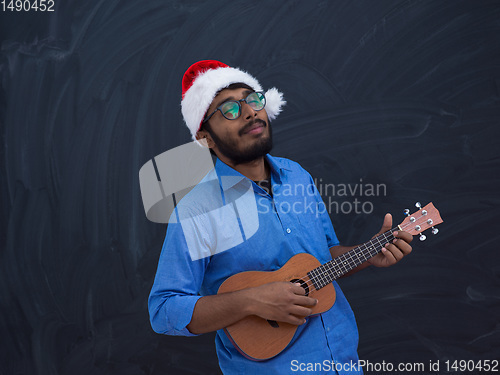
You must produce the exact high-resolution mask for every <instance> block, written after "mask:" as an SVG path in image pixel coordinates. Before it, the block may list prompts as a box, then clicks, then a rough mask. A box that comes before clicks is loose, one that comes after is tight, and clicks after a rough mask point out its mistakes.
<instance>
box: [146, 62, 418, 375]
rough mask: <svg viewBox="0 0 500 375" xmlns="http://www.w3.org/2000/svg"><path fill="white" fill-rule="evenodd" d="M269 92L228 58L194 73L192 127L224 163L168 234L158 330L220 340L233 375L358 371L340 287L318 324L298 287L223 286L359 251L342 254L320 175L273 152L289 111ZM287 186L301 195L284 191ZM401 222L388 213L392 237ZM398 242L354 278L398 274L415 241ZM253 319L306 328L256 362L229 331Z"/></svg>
mask: <svg viewBox="0 0 500 375" xmlns="http://www.w3.org/2000/svg"><path fill="white" fill-rule="evenodd" d="M261 91H262V88H261V86H260V84H259V83H258V82H257V80H256V79H255V78H254V77H252V76H250V75H249V74H248V73H246V72H243V71H241V70H239V69H235V68H230V67H228V66H227V65H225V64H222V63H220V62H218V61H212V60H208V61H200V62H198V63H196V64H194V65H192V66H191V67H190V68H189V69H188V70H187V72H186V73H185V75H184V78H183V100H182V112H183V116H184V119H185V121H186V124H187V126H188V128H189V129H190V131H191V134H192V136H193V138H194V139H196V140H198V141H199V142H200V143H202V144H203V145H205V146H207V147H209V148H210V150H211V152H213V154H215V155H216V156H217V161H216V164H215V168H214V170H213V171H211V173H209V174H208V175H207V176H206V177H205V178H204V179H203V180H202V182H200V184H198V185H197V186H196V187H195V188H194V189H193V190H192V191H191V192H189V193H188V194H187V195H186V196H185V197H184V198H183V199H182V200H181V202H180V203H179V204H178V206H177V208H176V210H175V212H174V214H173V215H172V220H171V221H170V223H169V225H168V228H167V235H166V238H165V243H164V246H163V250H162V253H161V256H160V260H159V264H158V270H157V274H156V278H155V282H154V285H153V288H152V291H151V295H150V299H149V310H150V317H151V324H152V327H153V329H154V330H155V331H156V332H158V333H163V334H170V335H186V336H189V335H197V334H202V333H206V332H211V331H217V336H216V347H217V355H218V357H219V364H220V367H221V369H222V371H223V372H224V373H227V374H256V373H259V372H260V373H265V374H283V373H290V372H292V371H293V372H295V370H297V369H300V367H299V365H300V364H301V363H303V364H305V363H321V362H323V361H328V362H329V363H338V364H347V363H357V361H358V357H357V344H358V332H357V327H356V322H355V319H354V315H353V313H352V311H351V308H350V306H349V304H348V302H347V300H346V299H345V297H344V295H343V293H342V291H341V290H340V288H339V286H338V284H337V283H336V282H335V281H334V282H333V284H334V287H335V290H336V295H337V297H336V302H335V304H334V306H333V307H332V308H331V309H330V310H328V311H326V312H324V313H322V314H319V315H314V316H309V315H310V314H311V308H312V307H313V306H315V305H316V303H317V301H316V300H315V299H314V298H311V297H308V296H306V295H305V294H306V293H305V291H304V289H303V288H302V287H301V286H299V285H298V284H293V283H290V282H274V283H268V284H264V285H262V286H259V287H254V288H245V289H243V290H240V291H237V292H231V293H222V294H217V291H218V288H219V286H220V285H221V283H222V282H223V281H224V280H226V279H227V278H228V277H230V276H232V275H234V274H237V273H239V272H243V271H249V270H257V271H274V270H276V269H279V268H280V267H282V266H283V265H284V264H285V263H286V261H287V260H288V259H289V258H291V257H292V256H294V255H296V254H298V253H304V252H307V253H310V254H312V255H314V256H315V257H316V258H317V259H318V260H319V261H320V263H321V264H323V263H326V262H328V261H329V260H331V259H332V257H337V256H339V255H341V254H343V253H345V252H346V251H348V250H350V249H352V247H344V246H340V245H339V242H338V240H337V237H336V235H335V232H334V229H333V227H332V224H331V221H330V218H329V216H328V213H326V212H325V211H326V210H324V204H323V202H322V199H321V197H320V195H319V193H318V190H317V189H316V187H315V186H314V182H313V179H312V177H311V176H310V175H309V174H308V173H307V172H306V171H305V170H304V169H303V168H302V167H300V165H298V164H297V163H295V162H292V161H290V160H287V159H284V158H276V157H272V156H270V155H269V154H268V153H269V151H270V150H271V148H272V131H271V123H270V120H272V119H274V118H276V116H277V115H278V114H279V112H280V111H281V106H282V105H283V104H285V102H284V101H283V98H282V94H281V93H279V92H278V91H277V90H276V89H271V90H269V91H267V92H266V93H265V94H264V93H262V92H261ZM290 187H292V188H293V187H305V188H306V189H290ZM285 188H288V189H289V190H290V191H293V194H290V193H288V194H284V193H282V192H283V189H285ZM249 192H250V193H249ZM249 197H251V199H250V200H249V199H248V198H249ZM242 201H243V202H244V204H242V203H241V202H242ZM252 202H253V203H254V204H253V205H252ZM228 207H232V208H231V209H229V208H228ZM256 207H257V209H255V208H256ZM291 207H294V208H297V207H298V208H299V209H294V210H291V209H290V208H291ZM306 207H314V208H315V209H314V210H310V209H305V208H306ZM286 208H287V209H286ZM300 208H302V209H300ZM249 218H250V219H249ZM391 225H392V219H391V216H390V215H389V214H388V215H386V217H385V218H384V223H383V226H382V229H381V232H380V233H383V232H385V231H387V230H390V228H391ZM395 237H396V240H395V242H394V243H390V244H386V245H385V246H384V248H383V249H382V252H381V253H379V254H378V255H376V256H374V257H373V258H371V259H369V260H368V261H366V262H365V263H363V264H361V265H360V266H358V267H357V268H356V269H354V270H353V271H351V272H350V273H354V272H356V271H359V270H361V269H363V268H365V267H368V266H369V265H374V266H377V267H386V266H390V265H393V264H395V263H397V262H398V261H400V260H401V259H402V258H403V257H404V256H405V255H408V254H409V253H410V252H411V246H410V245H409V243H410V242H411V239H412V236H411V235H409V234H408V233H405V232H395ZM249 315H257V316H260V317H262V318H264V319H268V320H270V321H276V322H287V323H290V324H294V325H297V326H298V328H297V332H296V333H295V336H294V338H293V339H292V341H291V343H290V344H289V345H288V347H287V348H286V349H285V350H284V351H283V352H281V353H280V354H278V355H277V356H275V357H273V358H271V359H268V360H265V361H260V362H259V361H252V360H250V359H247V358H245V357H244V356H243V355H242V354H241V353H240V352H239V351H238V350H237V349H236V348H235V346H234V345H233V343H231V341H230V339H229V338H228V337H227V336H226V334H225V333H224V331H223V330H222V329H223V328H224V327H227V326H229V325H231V324H233V323H235V322H237V321H239V320H241V319H243V318H245V317H246V316H249ZM262 345H265V343H262ZM293 364H295V368H294V367H293ZM341 367H342V366H341ZM336 368H337V369H339V367H336ZM349 370H352V371H349ZM347 372H349V373H358V372H359V373H361V369H359V368H356V367H354V368H352V367H351V368H349V367H348V366H343V368H340V370H339V371H338V373H347ZM330 373H334V372H330Z"/></svg>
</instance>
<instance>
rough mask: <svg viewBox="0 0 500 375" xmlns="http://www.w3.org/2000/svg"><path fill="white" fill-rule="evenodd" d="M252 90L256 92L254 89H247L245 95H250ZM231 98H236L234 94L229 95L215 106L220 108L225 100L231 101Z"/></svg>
mask: <svg viewBox="0 0 500 375" xmlns="http://www.w3.org/2000/svg"><path fill="white" fill-rule="evenodd" d="M252 92H254V91H253V90H245V91H243V95H245V98H246V97H247V96H248V95H250V94H251V93H252ZM231 100H236V99H235V97H234V96H229V97H227V98H226V99H222V100H221V101H220V102H218V103H217V105H216V106H215V108H219V106H221V105H222V104H224V103H225V102H229V101H231Z"/></svg>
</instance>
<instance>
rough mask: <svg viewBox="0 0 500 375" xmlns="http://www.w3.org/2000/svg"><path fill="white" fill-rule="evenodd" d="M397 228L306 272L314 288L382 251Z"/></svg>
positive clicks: (321, 286)
mask: <svg viewBox="0 0 500 375" xmlns="http://www.w3.org/2000/svg"><path fill="white" fill-rule="evenodd" d="M396 230H399V228H398V227H396V228H393V229H391V230H389V231H387V232H385V233H382V234H380V235H378V236H377V237H374V238H372V239H371V240H370V241H368V242H365V243H364V244H361V245H359V246H357V247H355V248H354V249H351V250H349V251H348V252H346V253H344V254H342V255H339V256H338V257H336V258H335V259H333V260H331V261H329V262H328V263H325V264H323V265H321V266H319V267H317V268H315V269H313V270H311V271H309V272H308V273H307V276H308V277H309V279H310V280H311V281H312V283H313V284H314V287H315V288H316V290H319V289H321V288H323V287H324V286H326V285H328V284H330V283H331V282H332V281H333V280H336V279H338V278H340V277H341V276H343V275H345V274H346V273H347V272H349V271H351V270H353V269H354V268H356V267H358V266H359V265H361V264H362V263H364V262H366V261H367V260H368V259H370V258H372V257H374V256H375V255H377V254H378V253H380V252H381V251H382V247H384V245H385V244H387V243H390V242H392V241H393V240H394V238H395V237H394V235H393V233H394V231H396Z"/></svg>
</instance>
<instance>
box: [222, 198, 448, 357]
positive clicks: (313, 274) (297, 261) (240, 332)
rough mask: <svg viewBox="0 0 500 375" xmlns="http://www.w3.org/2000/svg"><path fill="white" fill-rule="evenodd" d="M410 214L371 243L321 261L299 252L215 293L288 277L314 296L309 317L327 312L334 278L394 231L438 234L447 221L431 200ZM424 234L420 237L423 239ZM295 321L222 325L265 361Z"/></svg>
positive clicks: (247, 352)
mask: <svg viewBox="0 0 500 375" xmlns="http://www.w3.org/2000/svg"><path fill="white" fill-rule="evenodd" d="M416 206H417V207H418V208H419V210H418V211H416V212H415V213H413V214H412V215H410V210H408V209H406V210H405V214H406V215H407V217H406V218H405V220H403V222H402V223H401V224H399V225H398V226H397V227H396V228H394V229H391V230H389V231H387V232H385V233H382V234H380V235H378V236H376V237H374V238H372V239H371V240H370V241H368V242H365V243H364V244H362V245H359V246H357V247H356V248H354V249H351V250H349V251H348V252H346V253H344V254H342V255H340V256H338V257H336V258H334V259H333V260H331V261H329V262H327V263H325V264H323V265H321V264H320V262H319V261H318V260H317V259H316V258H315V257H314V256H312V255H310V254H307V253H301V254H297V255H294V256H293V257H291V258H290V259H289V260H288V262H287V263H286V264H285V265H284V266H283V267H281V268H280V269H279V270H276V271H272V272H266V271H246V272H241V273H238V274H236V275H233V276H231V277H229V278H227V279H226V280H225V281H224V282H223V283H222V284H221V286H220V287H219V290H218V292H217V294H220V293H227V292H234V291H237V290H241V289H245V288H252V287H257V286H260V285H263V284H267V283H271V282H275V281H289V282H292V283H299V284H300V286H301V287H302V288H304V290H305V295H306V296H309V297H312V298H316V299H317V300H318V303H317V304H316V305H315V306H314V307H313V308H312V314H311V315H317V314H321V313H323V312H325V311H327V310H329V309H330V308H331V307H332V306H333V304H334V303H335V287H334V286H333V284H332V281H333V280H336V279H338V278H339V277H341V276H343V275H344V274H346V273H347V272H349V271H350V270H352V269H354V268H356V267H357V266H359V265H360V264H361V263H364V262H365V261H366V260H368V259H370V258H371V257H373V256H375V255H377V254H378V253H379V252H380V251H381V250H382V247H383V246H384V245H385V244H386V243H390V242H391V241H392V240H394V238H395V237H394V235H393V234H392V233H393V232H394V231H405V232H408V233H410V234H412V235H417V234H419V233H421V232H423V231H425V230H427V229H429V228H431V227H432V233H433V234H436V233H437V232H438V229H437V228H434V226H435V225H438V224H440V223H442V222H443V220H442V219H441V216H440V215H439V211H438V210H437V209H436V208H435V207H434V205H433V204H432V203H429V204H428V205H427V206H425V207H423V208H422V207H421V205H420V203H417V204H416ZM425 238H426V237H425V235H424V234H420V240H421V241H423V240H425ZM297 327H298V326H296V325H293V324H289V323H285V322H277V321H274V320H266V319H264V318H261V317H259V316H257V315H250V316H247V317H245V318H243V319H241V320H240V321H238V322H236V323H233V324H231V325H230V326H228V327H226V328H224V332H225V333H226V334H227V336H228V337H229V339H230V341H231V342H232V343H233V344H234V346H235V347H236V349H238V351H239V352H240V353H241V354H242V355H243V356H245V357H246V358H248V359H251V360H254V361H262V360H265V359H269V358H272V357H274V356H276V355H278V354H279V353H280V352H281V351H283V349H285V348H286V346H287V345H288V344H289V343H290V341H291V340H292V338H293V336H294V334H295V331H296V330H297Z"/></svg>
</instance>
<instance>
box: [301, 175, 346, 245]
mask: <svg viewBox="0 0 500 375" xmlns="http://www.w3.org/2000/svg"><path fill="white" fill-rule="evenodd" d="M306 173H307V174H308V175H309V180H310V183H311V185H312V189H313V191H314V197H315V199H316V201H317V202H318V211H317V212H318V216H319V219H320V220H321V223H322V225H323V230H324V231H325V236H326V242H327V243H328V247H329V248H330V247H333V246H337V245H339V244H340V242H339V240H338V238H337V235H336V234H335V230H334V229H333V224H332V220H331V219H330V215H329V214H328V210H327V209H326V206H325V203H324V202H323V198H322V197H321V195H320V194H319V191H318V188H317V187H316V185H315V184H314V180H313V178H312V176H311V175H310V174H309V172H306Z"/></svg>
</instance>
